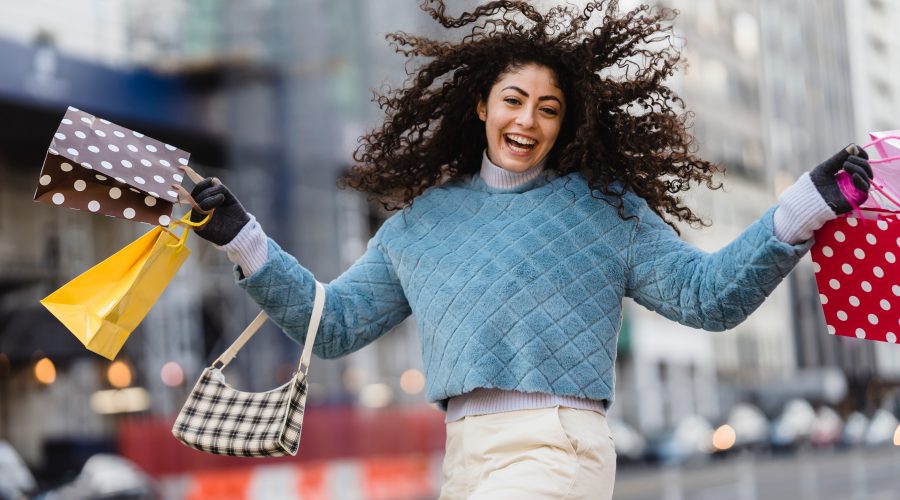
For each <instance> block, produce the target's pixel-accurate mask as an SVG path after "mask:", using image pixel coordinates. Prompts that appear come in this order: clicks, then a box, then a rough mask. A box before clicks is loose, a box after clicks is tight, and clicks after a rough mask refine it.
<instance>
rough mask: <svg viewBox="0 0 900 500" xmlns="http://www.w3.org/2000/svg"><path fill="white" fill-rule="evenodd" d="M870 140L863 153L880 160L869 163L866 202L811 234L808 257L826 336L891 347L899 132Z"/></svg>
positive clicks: (899, 295) (899, 320) (899, 317)
mask: <svg viewBox="0 0 900 500" xmlns="http://www.w3.org/2000/svg"><path fill="white" fill-rule="evenodd" d="M870 136H871V138H872V139H873V141H872V142H871V143H869V144H868V145H866V146H864V147H865V148H867V149H868V148H870V147H874V148H875V149H876V150H877V151H878V154H879V155H880V158H877V159H870V160H869V164H870V165H871V166H872V170H873V171H874V174H875V177H874V179H873V182H872V189H871V191H870V195H869V198H868V200H866V201H865V202H864V203H863V204H862V205H860V206H854V210H853V211H852V212H850V213H848V214H846V215H845V216H842V217H838V218H837V219H834V220H832V221H830V222H828V223H826V224H825V225H824V226H822V228H820V229H819V230H818V231H816V233H815V244H814V245H813V247H812V251H811V255H812V260H813V269H814V270H815V273H816V284H817V285H818V288H819V299H820V301H821V302H822V311H823V312H824V315H825V324H826V328H827V330H828V333H829V334H831V335H841V336H845V337H856V338H860V339H868V340H877V341H881V342H889V343H892V344H893V343H897V340H898V337H900V265H898V264H897V260H898V259H900V130H898V131H890V132H874V133H871V134H870ZM842 174H843V172H842ZM838 175H841V174H838ZM840 184H841V189H842V191H843V190H845V189H852V184H850V183H848V182H842V183H840ZM845 195H846V196H847V199H853V195H852V193H845Z"/></svg>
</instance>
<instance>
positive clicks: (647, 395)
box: [618, 0, 896, 432]
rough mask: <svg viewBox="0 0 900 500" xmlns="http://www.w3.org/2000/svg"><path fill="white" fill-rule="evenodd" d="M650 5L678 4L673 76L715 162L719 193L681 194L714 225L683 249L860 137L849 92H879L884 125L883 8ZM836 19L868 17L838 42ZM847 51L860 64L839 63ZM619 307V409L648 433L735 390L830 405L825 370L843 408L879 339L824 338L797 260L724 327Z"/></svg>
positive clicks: (754, 212) (885, 359)
mask: <svg viewBox="0 0 900 500" xmlns="http://www.w3.org/2000/svg"><path fill="white" fill-rule="evenodd" d="M633 3H635V2H628V3H627V4H628V5H631V4H633ZM857 3H860V4H861V3H866V4H868V5H867V6H866V8H867V9H868V10H869V12H870V14H869V15H871V16H879V15H880V14H879V12H882V11H884V10H889V9H886V8H885V6H884V4H883V2H877V1H873V2H857ZM659 4H661V5H666V6H668V7H673V8H677V9H678V10H679V11H680V15H679V17H678V18H677V20H676V22H675V27H676V33H678V35H679V36H681V37H683V42H684V49H683V55H684V57H685V59H686V61H687V68H686V69H685V71H684V72H683V73H681V74H679V75H677V76H676V77H675V78H674V79H673V82H672V84H673V86H674V87H675V88H676V89H677V90H678V91H679V93H680V95H681V96H682V97H683V98H684V99H685V102H686V106H687V108H688V109H689V110H691V111H693V112H694V120H693V123H694V128H693V132H694V134H695V137H696V138H697V140H698V145H699V152H700V154H701V155H702V156H703V157H705V158H708V159H711V160H713V161H715V162H718V163H719V164H721V165H723V166H724V167H725V168H726V174H725V176H724V184H725V189H724V190H722V191H709V190H705V189H697V190H695V191H696V192H694V193H690V194H689V198H688V202H689V204H690V206H691V207H692V208H694V209H695V210H696V211H697V212H698V213H699V214H701V215H702V216H704V218H705V219H706V220H708V221H711V222H713V225H712V226H711V227H710V228H706V229H702V230H700V231H696V230H693V229H690V228H684V229H683V237H684V238H685V239H686V240H688V241H691V242H693V243H694V244H695V245H697V246H699V247H701V248H703V249H705V250H709V251H713V250H717V249H719V248H721V247H723V246H724V245H726V244H727V243H728V242H729V241H731V240H732V239H733V238H735V237H736V236H737V235H738V234H739V232H740V231H741V230H743V228H745V227H746V226H747V225H749V224H750V223H752V222H753V221H754V220H755V219H757V218H758V217H759V216H760V215H761V214H762V213H763V212H764V211H765V210H766V209H768V208H769V207H770V206H771V205H772V204H773V203H775V202H776V195H777V194H778V193H780V192H781V191H782V190H783V189H785V188H786V187H787V186H789V185H790V183H792V182H794V180H795V179H796V178H797V176H799V175H800V174H801V173H802V172H804V171H806V170H809V169H811V168H812V167H814V166H815V165H817V164H818V162H820V161H822V160H823V159H825V158H826V157H827V156H828V155H830V154H831V153H832V152H833V151H836V150H837V149H838V148H840V147H842V146H844V145H846V144H847V143H848V142H850V141H851V140H854V138H857V140H859V141H864V137H862V138H861V137H860V136H861V134H860V133H859V130H858V129H859V128H860V125H858V123H859V119H860V116H866V112H865V111H861V110H860V108H861V104H860V101H861V100H862V101H864V99H861V98H860V97H859V95H860V94H864V95H866V96H872V95H873V93H874V94H875V95H878V97H877V98H873V99H872V100H871V102H872V103H878V104H873V106H872V108H873V109H872V110H870V111H869V113H870V114H877V115H878V116H880V117H881V120H880V123H881V125H880V128H879V126H876V127H875V129H878V130H884V129H886V128H890V127H889V126H888V125H887V123H889V119H888V118H886V116H889V114H887V113H889V112H890V111H889V110H891V109H893V108H891V105H888V106H887V107H881V106H882V103H883V102H885V101H884V99H882V98H883V97H890V95H892V94H891V93H892V91H891V90H890V89H891V87H890V84H888V83H886V82H888V81H893V80H892V79H890V78H889V77H887V75H885V74H883V73H882V72H881V71H872V68H876V67H882V68H883V66H884V65H883V64H882V65H880V66H879V65H877V63H876V62H875V61H874V60H873V59H881V58H885V57H887V54H889V53H891V52H890V50H889V48H890V47H891V45H890V44H891V43H894V42H891V41H888V40H884V35H883V34H884V33H886V32H887V31H885V30H884V29H879V26H881V27H882V28H883V27H884V23H889V18H888V17H885V18H883V19H882V20H880V24H879V23H872V24H869V23H867V21H866V17H864V16H858V15H849V12H848V11H847V9H851V8H852V9H854V10H853V11H852V12H855V10H856V7H853V6H852V5H851V6H849V7H848V5H847V3H846V2H843V1H841V0H826V1H812V0H809V1H799V2H792V3H791V4H790V5H787V4H784V3H781V2H772V1H769V0H756V1H751V2H748V1H728V0H716V1H713V0H702V1H690V2H689V1H678V0H670V1H665V2H663V1H661V2H659ZM845 19H847V20H848V21H847V23H849V24H850V26H851V28H850V32H851V33H852V32H853V29H854V28H853V26H856V28H855V29H857V30H860V29H862V28H860V27H861V26H865V27H866V28H865V30H866V32H867V33H869V34H868V35H864V36H862V37H863V38H865V39H866V40H867V42H866V43H867V44H868V45H867V46H866V47H865V48H860V47H858V46H857V45H858V44H857V45H854V44H853V43H852V40H848V25H847V24H845V21H844V20H845ZM851 19H852V20H851ZM878 49H880V50H878ZM860 54H867V55H866V56H863V55H860ZM851 60H853V62H854V64H858V65H860V66H861V67H863V68H867V70H861V71H854V72H852V73H851V71H850V70H849V68H851V67H852V66H851V63H850V61H851ZM886 71H888V70H886ZM851 75H852V76H853V77H854V79H852V78H851ZM861 78H865V79H866V83H867V85H868V86H863V85H862V84H861V83H860V82H859V81H858V80H859V79H861ZM854 88H856V89H859V90H857V91H856V96H854V92H853V91H852V89H854ZM855 112H856V113H855ZM855 120H856V121H855ZM737 200H740V202H739V203H738V202H737ZM629 312H630V314H631V316H632V328H631V329H630V332H631V333H630V334H631V335H632V336H633V339H632V340H631V342H630V343H629V344H630V346H631V353H630V355H628V356H626V357H625V358H624V363H622V364H620V367H619V370H620V387H621V390H620V391H619V392H618V394H619V395H618V398H619V401H620V405H621V406H622V408H621V410H620V411H622V413H623V415H624V416H625V418H626V419H628V420H632V421H634V422H635V423H637V424H639V425H640V426H641V428H642V429H643V430H644V431H646V432H654V431H656V430H659V429H662V428H667V427H671V426H673V425H675V424H676V423H677V422H678V421H679V420H680V419H682V418H684V417H685V416H687V415H690V414H700V415H703V416H706V417H707V418H719V417H721V416H722V415H721V413H722V412H725V411H727V410H728V409H729V408H730V407H731V406H732V405H733V404H734V403H735V402H736V401H738V400H750V401H753V402H755V403H757V404H760V405H762V406H763V407H765V408H766V409H767V410H768V411H777V410H779V409H780V405H781V404H783V403H784V401H785V400H786V399H788V398H791V397H808V398H812V399H815V400H816V401H817V402H828V403H831V404H836V403H838V402H839V401H838V400H835V399H834V398H835V397H836V396H835V394H838V396H839V397H840V398H843V395H844V394H846V392H845V391H841V390H837V391H835V390H834V387H833V386H834V384H831V386H832V387H831V390H830V391H826V389H825V387H826V386H828V384H825V383H824V382H822V383H815V382H810V381H811V380H812V381H815V380H825V379H828V380H833V379H832V378H831V377H825V376H824V375H821V374H824V373H830V372H828V370H829V369H831V370H833V369H839V370H840V372H842V373H844V374H845V376H846V377H847V379H848V381H849V383H850V387H851V391H850V393H851V394H854V395H855V396H856V398H857V399H856V400H853V401H844V403H845V404H846V405H847V407H848V408H849V407H857V408H860V407H864V406H865V405H866V404H867V403H866V401H865V398H866V396H865V395H866V394H867V391H866V387H867V384H868V383H869V381H870V380H871V379H872V377H873V375H874V372H875V367H876V363H875V352H876V349H875V348H876V347H879V346H874V345H873V343H872V342H860V341H856V339H846V338H835V337H832V336H828V335H826V334H825V326H824V321H823V319H822V312H821V305H820V304H819V299H818V292H817V289H816V284H815V280H814V278H813V272H812V268H811V261H810V260H809V258H808V257H807V258H805V259H804V260H803V261H802V262H801V263H800V265H799V266H798V268H797V270H795V271H794V272H793V273H792V274H791V275H790V276H789V278H788V279H787V280H786V283H784V284H783V285H781V286H780V287H779V288H778V289H776V290H775V292H774V293H773V294H772V295H771V297H770V298H769V299H768V300H767V301H766V303H764V304H763V306H762V307H760V309H759V310H758V311H757V312H756V313H754V314H753V315H752V316H751V317H750V318H749V319H748V320H747V321H746V322H744V323H743V324H741V325H739V326H738V327H737V328H735V329H734V331H732V332H728V333H725V334H703V333H699V332H691V331H689V329H685V328H683V327H680V326H678V325H675V324H673V323H671V322H668V321H666V320H663V319H660V318H658V317H654V318H651V317H650V316H652V315H650V314H649V313H647V312H646V311H643V310H642V309H641V308H638V307H632V308H630V309H629ZM887 349H889V347H888V346H880V349H879V352H883V353H884V354H882V356H881V357H880V358H879V360H880V363H879V365H878V366H887V365H888V364H890V366H892V367H894V366H895V365H894V364H893V363H895V359H894V357H893V356H896V354H894V353H889V351H888V350H887ZM891 369H895V368H891ZM840 385H841V384H838V386H839V387H838V388H840ZM813 386H814V387H813ZM632 387H633V388H636V389H637V390H632ZM713 388H714V389H713ZM826 393H827V394H826ZM633 398H634V399H633Z"/></svg>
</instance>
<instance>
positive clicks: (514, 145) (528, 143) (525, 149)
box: [503, 134, 538, 155]
mask: <svg viewBox="0 0 900 500" xmlns="http://www.w3.org/2000/svg"><path fill="white" fill-rule="evenodd" d="M503 142H505V143H506V146H507V147H508V148H509V150H510V151H511V152H512V153H514V154H517V155H527V154H529V153H531V151H532V150H533V149H534V148H535V147H537V144H538V141H537V140H536V139H533V138H531V137H528V136H524V135H520V134H503Z"/></svg>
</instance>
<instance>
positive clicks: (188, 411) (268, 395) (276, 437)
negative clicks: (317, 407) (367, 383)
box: [172, 282, 325, 457]
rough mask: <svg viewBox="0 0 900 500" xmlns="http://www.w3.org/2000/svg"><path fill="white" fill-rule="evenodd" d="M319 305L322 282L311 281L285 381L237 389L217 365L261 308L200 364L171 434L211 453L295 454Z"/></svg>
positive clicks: (251, 329)
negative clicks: (305, 325) (309, 306)
mask: <svg viewBox="0 0 900 500" xmlns="http://www.w3.org/2000/svg"><path fill="white" fill-rule="evenodd" d="M324 305H325V287H324V286H323V285H322V284H321V283H319V282H316V298H315V300H314V302H313V310H312V316H311V317H310V320H309V329H308V330H307V332H306V342H305V343H304V345H303V354H302V355H301V356H300V365H299V367H298V368H297V372H296V373H295V374H294V377H293V378H292V379H291V381H290V382H288V383H286V384H284V385H282V386H281V387H279V388H277V389H272V390H271V391H268V392H259V393H257V392H241V391H238V390H236V389H234V388H233V387H231V386H230V385H228V384H227V383H226V382H225V376H224V375H223V374H222V370H223V369H224V368H225V366H227V365H228V363H230V362H231V360H232V359H234V357H235V356H236V355H237V353H238V351H239V350H240V349H241V347H243V346H244V344H245V343H246V342H247V341H248V340H250V337H252V336H253V334H255V333H256V331H257V330H259V327H260V326H262V324H263V323H265V321H266V319H267V316H266V313H265V312H261V313H259V315H258V316H257V317H256V319H254V320H253V322H252V323H250V325H249V326H248V327H247V328H246V329H245V330H244V331H243V333H241V335H240V336H239V337H238V338H237V340H235V341H234V343H233V344H232V345H231V347H229V348H228V350H226V351H225V352H224V353H223V354H222V355H221V356H219V358H218V359H216V361H215V362H214V363H213V364H212V365H211V366H209V367H207V368H206V369H205V370H203V374H202V375H201V376H200V380H198V381H197V385H195V386H194V390H192V391H191V395H190V396H188V399H187V401H186V402H185V404H184V407H183V408H182V409H181V412H180V413H179V414H178V418H177V419H176V420H175V425H174V426H173V427H172V434H174V435H175V437H176V438H177V439H178V440H179V441H181V442H182V443H184V444H186V445H188V446H190V447H191V448H195V449H197V450H200V451H205V452H207V453H214V454H216V455H231V456H239V457H280V456H285V455H296V454H297V449H298V448H299V446H300V430H301V428H302V424H303V409H304V407H305V405H306V392H307V379H306V373H307V371H308V370H309V360H310V357H311V356H312V346H313V343H314V342H315V339H316V330H318V328H319V320H320V319H321V317H322V309H323V307H324ZM216 365H220V366H216Z"/></svg>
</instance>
